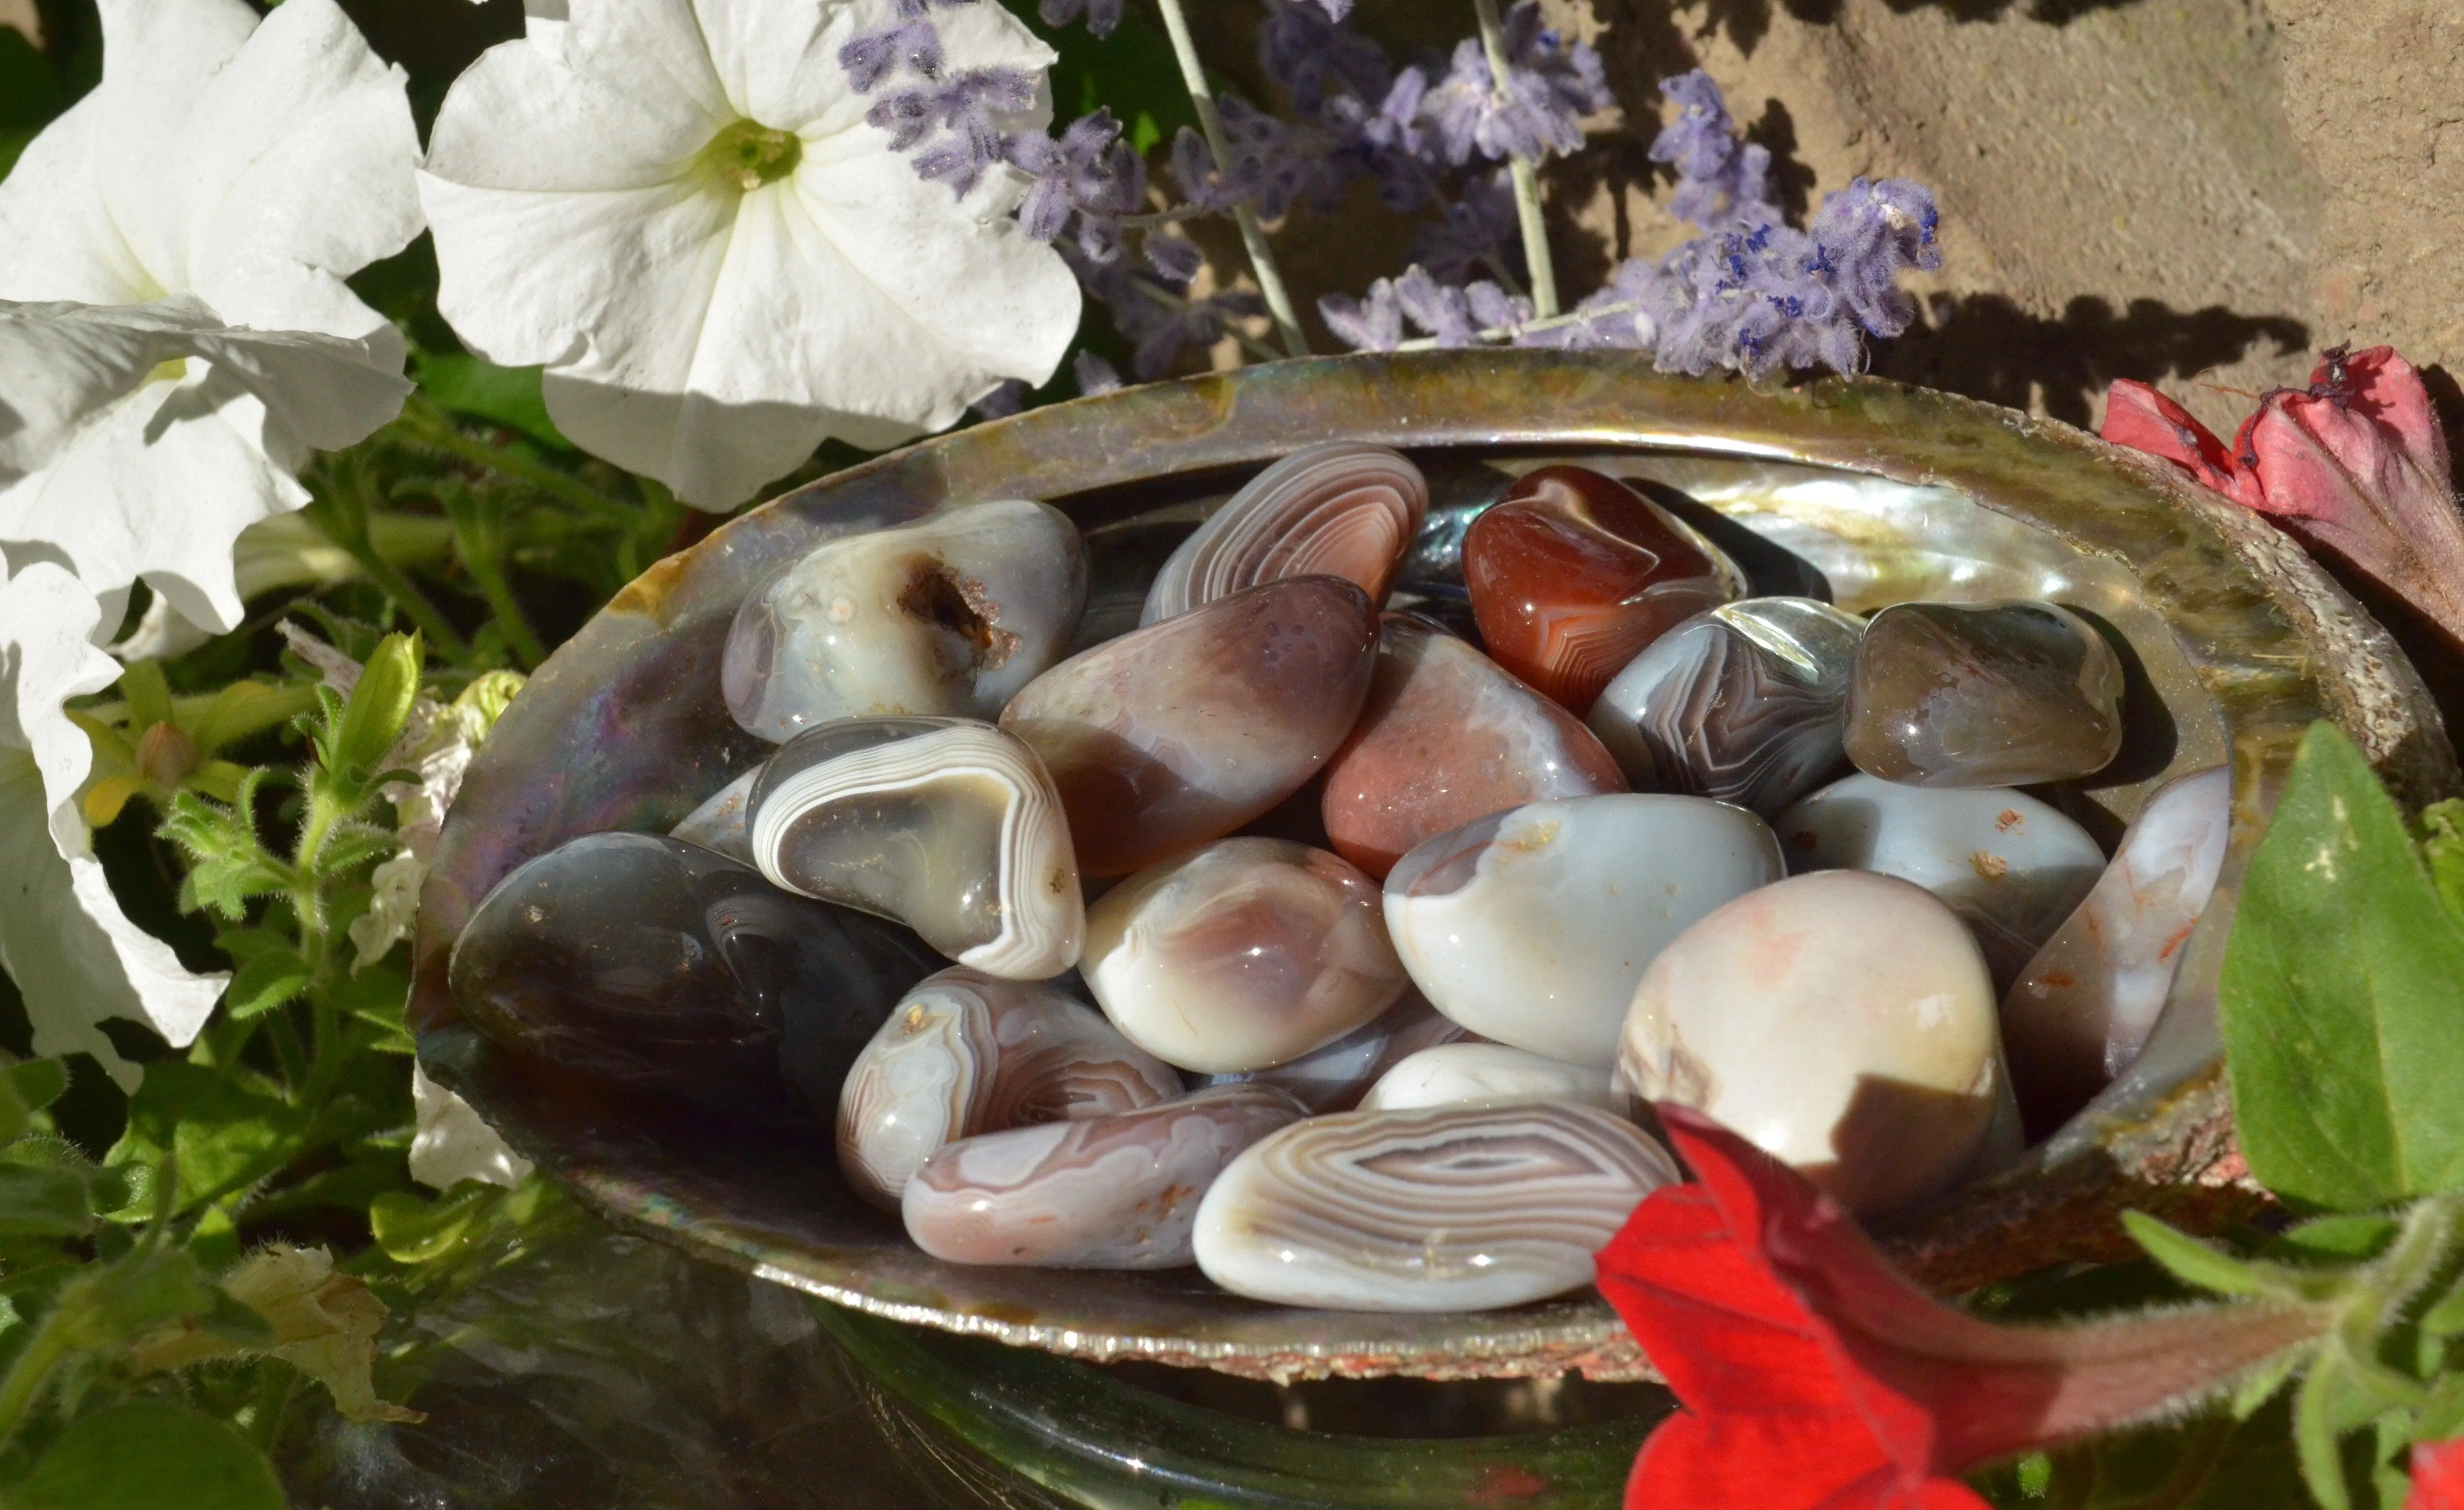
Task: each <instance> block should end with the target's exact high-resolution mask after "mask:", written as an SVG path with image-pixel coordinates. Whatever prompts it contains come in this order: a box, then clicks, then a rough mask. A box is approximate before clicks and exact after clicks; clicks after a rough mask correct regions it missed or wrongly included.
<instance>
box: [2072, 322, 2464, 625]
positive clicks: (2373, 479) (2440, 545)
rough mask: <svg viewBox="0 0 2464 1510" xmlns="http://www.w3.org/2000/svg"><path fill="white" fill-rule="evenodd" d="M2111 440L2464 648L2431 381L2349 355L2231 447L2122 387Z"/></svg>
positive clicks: (2451, 514) (2271, 409) (2277, 401)
mask: <svg viewBox="0 0 2464 1510" xmlns="http://www.w3.org/2000/svg"><path fill="white" fill-rule="evenodd" d="M2103 433H2104V438H2105V439H2107V440H2110V441H2113V442H2115V443H2116V444H2118V445H2124V446H2129V447H2131V448H2132V449H2134V450H2138V451H2144V452H2146V453H2147V454H2148V455H2154V456H2161V457H2163V458H2164V459H2166V460H2167V461H2170V462H2172V463H2173V464H2174V465H2176V466H2178V467H2180V468H2181V469H2182V470H2183V471H2185V472H2187V473H2189V475H2190V476H2191V477H2194V478H2196V479H2197V480H2198V481H2200V482H2203V483H2205V484H2207V485H2208V486H2209V487H2211V488H2213V489H2215V490H2216V491H2217V492H2219V493H2222V494H2224V495H2225V496H2226V497H2227V498H2230V499H2232V500H2234V501H2235V502H2237V503H2240V504H2242V505H2243V506H2245V507H2248V508H2252V509H2255V510H2257V511H2258V512H2260V513H2262V514H2267V515H2270V516H2272V517H2273V518H2275V519H2276V520H2277V522H2279V523H2281V524H2283V525H2284V527H2285V528H2287V529H2289V530H2291V531H2292V532H2293V533H2294V534H2295V535H2297V536H2299V538H2300V539H2301V540H2302V541H2303V542H2305V543H2306V544H2310V545H2312V546H2314V547H2317V548H2319V549H2321V550H2323V551H2325V552H2327V553H2328V554H2330V555H2331V556H2333V557H2334V558H2336V559H2338V560H2341V561H2342V562H2343V563H2344V564H2346V565H2347V566H2351V567H2352V568H2353V569H2354V570H2356V571H2358V572H2360V573H2361V574H2362V575H2363V576H2364V577H2366V578H2368V579H2369V580H2370V581H2372V582H2374V583H2376V584H2378V585H2379V586H2380V587H2382V588H2386V589H2387V590H2388V591H2390V592H2393V593H2395V594H2396V595H2397V596H2399V597H2401V598H2403V599H2404V600H2405V601H2406V602H2408V603H2410V604H2411V605H2412V606H2413V607H2414V608H2416V609H2418V610H2420V611H2421V612H2422V613H2424V614H2425V615H2427V616H2428V617H2429V618H2430V619H2431V621H2432V622H2433V623H2435V624H2437V625H2438V626H2439V627H2440V628H2441V629H2443V630H2444V631H2446V633H2447V634H2448V636H2449V637H2450V638H2451V639H2453V640H2454V641H2455V642H2456V643H2457V644H2458V645H2464V513H2459V512H2458V511H2457V508H2456V500H2455V495H2454V493H2453V467H2452V463H2451V460H2450V457H2449V455H2448V450H2447V437H2446V435H2445V434H2444V433H2441V432H2440V430H2439V428H2438V416H2437V415H2436V414H2435V413H2434V412H2433V411H2431V405H2430V392H2429V389H2425V388H2424V387H2423V386H2422V382H2421V374H2420V373H2418V372H2416V371H2414V370H2413V368H2412V365H2411V364H2410V363H2409V362H2407V361H2405V360H2404V358H2402V357H2400V356H2397V355H2396V354H2395V351H2394V349H2393V348H2391V347H2388V346H2374V347H2372V348H2371V349H2369V350H2367V351H2362V352H2355V353H2350V354H2348V353H2346V352H2345V350H2344V349H2343V347H2341V346H2339V347H2337V348H2336V349H2335V350H2333V351H2330V352H2328V353H2327V356H2326V360H2325V361H2323V362H2321V363H2320V364H2319V366H2318V369H2317V370H2316V371H2314V372H2312V373H2311V374H2310V387H2309V388H2308V389H2307V390H2303V389H2276V390H2275V391H2274V392H2272V393H2269V394H2268V395H2266V396H2265V397H2264V398H2262V399H2260V400H2259V405H2258V411H2257V412H2256V413H2255V414H2253V415H2251V416H2250V418H2249V419H2247V420H2245V421H2244V422H2243V423H2242V427H2241V429H2240V431H2239V432H2238V433H2236V434H2235V435H2234V436H2233V444H2232V445H2231V446H2230V447H2228V446H2226V445H2225V444H2224V442H2222V441H2220V440H2218V439H2217V438H2216V437H2215V435H2214V433H2211V431H2209V429H2208V428H2207V427H2206V426H2204V425H2202V424H2200V423H2199V422H2198V421H2197V420H2195V419H2193V418H2191V417H2190V414H2189V411H2187V410H2185V409H2183V408H2182V407H2181V406H2180V405H2179V404H2176V403H2174V402H2173V401H2172V400H2171V399H2168V398H2167V397H2166V396H2165V395H2164V394H2162V393H2159V392H2157V391H2156V390H2155V389H2152V388H2149V387H2148V386H2147V385H2146V384H2145V383H2133V382H2130V381H2129V380H2127V379H2124V380H2123V381H2121V382H2117V383H2115V384H2114V385H2113V388H2112V390H2111V391H2110V392H2109V393H2108V394H2107V396H2106V400H2105V414H2104V431H2103Z"/></svg>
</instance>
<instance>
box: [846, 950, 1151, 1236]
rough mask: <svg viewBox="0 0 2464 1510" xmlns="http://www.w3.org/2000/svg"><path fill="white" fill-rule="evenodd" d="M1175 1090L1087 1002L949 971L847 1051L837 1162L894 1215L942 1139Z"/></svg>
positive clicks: (1101, 1112) (861, 1191) (1137, 1102)
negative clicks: (858, 1049)
mask: <svg viewBox="0 0 2464 1510" xmlns="http://www.w3.org/2000/svg"><path fill="white" fill-rule="evenodd" d="M1179 1094H1181V1083H1180V1077H1179V1076H1177V1075H1176V1074H1174V1073H1173V1071H1172V1068H1171V1066H1169V1065H1167V1064H1165V1063H1163V1062H1162V1061H1161V1060H1159V1059H1157V1058H1155V1056H1154V1055H1150V1054H1148V1053H1146V1052H1144V1051H1143V1050H1141V1049H1139V1048H1138V1047H1137V1046H1136V1045H1135V1044H1133V1043H1131V1042H1130V1041H1129V1040H1128V1039H1126V1038H1124V1037H1122V1036H1121V1035H1120V1033H1119V1032H1118V1031H1117V1030H1116V1029H1114V1028H1113V1027H1112V1025H1111V1023H1109V1022H1106V1021H1105V1020H1104V1014H1103V1013H1101V1012H1099V1011H1097V1010H1095V1009H1094V1008H1092V1007H1089V1006H1088V1005H1087V1004H1086V1003H1084V1002H1081V1001H1076V1000H1073V999H1072V998H1070V997H1069V996H1068V995H1067V994H1065V993H1064V992H1062V991H1060V990H1058V989H1056V988H1053V987H1051V986H1049V985H1045V984H1042V983H1038V982H1028V981H1008V980H1002V979H1001V978H1000V977H999V976H995V975H986V974H984V973H983V972H982V971H980V970H971V969H967V968H966V967H964V966H959V967H957V968H954V969H947V970H943V971H941V972H940V973H939V974H937V975H931V976H927V977H926V978H925V979H924V980H922V981H920V982H918V983H917V984H916V986H915V988H913V990H910V991H909V992H908V993H907V995H906V996H905V997H904V998H902V999H901V1000H900V1001H899V1003H898V1005H897V1006H896V1007H894V1008H892V1009H891V1013H890V1017H889V1020H887V1021H885V1022H884V1023H883V1024H882V1025H881V1031H880V1032H879V1033H874V1034H873V1037H872V1041H871V1042H870V1043H869V1044H867V1045H866V1046H865V1048H864V1052H863V1053H861V1054H859V1055H856V1061H855V1064H854V1066H853V1067H852V1068H850V1069H849V1070H848V1071H847V1085H846V1087H845V1088H844V1089H843V1090H842V1091H841V1092H840V1094H839V1115H838V1151H839V1168H840V1169H841V1170H843V1171H844V1172H845V1173H846V1175H847V1184H848V1185H849V1186H850V1187H852V1188H854V1190H855V1192H856V1193H857V1194H858V1195H860V1196H862V1197H863V1198H864V1199H866V1200H868V1201H869V1202H871V1203H872V1204H873V1205H875V1206H879V1207H882V1208H884V1209H886V1210H893V1211H894V1210H898V1199H899V1196H900V1195H901V1194H903V1193H904V1192H905V1191H906V1188H907V1182H908V1181H909V1180H911V1179H913V1177H914V1174H915V1171H916V1170H917V1169H919V1168H921V1167H923V1165H924V1161H925V1160H926V1159H929V1158H931V1157H932V1156H933V1155H934V1154H935V1152H937V1151H938V1150H939V1149H940V1147H941V1146H942V1144H948V1143H952V1142H955V1141H957V1139H960V1138H972V1137H974V1136H976V1135H977V1134H979V1133H987V1132H999V1131H1001V1130H1002V1129H1004V1128H1009V1127H1025V1126H1032V1125H1034V1124H1036V1123H1039V1122H1054V1121H1080V1120H1082V1119H1085V1118H1089V1117H1103V1116H1109V1115H1111V1114H1112V1113H1114V1112H1129V1111H1135V1110H1137V1109H1138V1108H1139V1107H1142V1106H1153V1105H1155V1104H1156V1103H1158V1102H1161V1101H1167V1100H1170V1099H1173V1098H1174V1097H1176V1096H1178V1095H1179Z"/></svg>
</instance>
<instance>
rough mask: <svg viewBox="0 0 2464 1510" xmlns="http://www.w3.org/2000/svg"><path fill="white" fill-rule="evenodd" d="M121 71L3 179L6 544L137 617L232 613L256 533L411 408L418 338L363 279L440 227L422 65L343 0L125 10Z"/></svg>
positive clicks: (0, 281) (114, 59)
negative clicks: (376, 45)
mask: <svg viewBox="0 0 2464 1510" xmlns="http://www.w3.org/2000/svg"><path fill="white" fill-rule="evenodd" d="M101 16H102V29H103V76H102V82H101V83H100V84H99V85H98V86H97V87H96V88H95V89H94V90H93V91H92V92H91V93H90V94H88V95H87V96H86V97H85V98H84V99H82V100H78V101H77V104H76V105H74V106H72V107H71V108H70V109H69V110H68V112H67V113H66V114H64V115H62V116H61V117H60V118H59V119H58V120H56V121H55V122H52V123H51V124H50V125H49V126H47V127H45V128H44V130H43V132H42V134H41V135H40V136H37V137H36V138H35V139H34V140H33V143H31V144H29V145H28V146H27V148H26V151H25V155H24V156H23V157H21V158H20V159H19V160H18V162H17V166H16V168H15V170H14V171H13V172H11V174H10V176H9V178H8V179H7V181H6V182H0V300H10V301H12V302H11V305H10V306H9V307H7V308H6V309H5V310H0V432H6V434H5V437H0V553H5V555H6V556H7V558H8V561H9V562H10V564H11V566H17V567H21V568H22V567H23V566H25V565H26V564H27V563H29V562H33V561H56V562H58V563H60V564H62V565H64V566H68V567H69V568H70V569H71V570H73V571H75V572H76V573H77V576H78V577H79V578H80V579H81V580H82V581H84V583H85V584H86V585H87V586H88V587H89V588H92V589H93V590H94V592H95V594H96V595H97V597H98V598H99V599H100V600H101V603H102V606H103V608H104V615H103V623H104V626H105V628H109V627H111V626H112V625H114V624H116V623H117V619H118V613H119V611H120V609H121V605H122V604H123V603H124V602H125V599H126V593H127V589H128V587H129V585H130V584H131V583H132V582H134V581H136V580H138V579H139V578H143V579H144V580H145V581H146V582H147V583H148V584H149V585H151V586H152V587H153V588H155V589H156V590H157V592H158V593H160V594H161V596H162V597H164V598H165V600H167V601H168V603H169V605H170V608H171V610H172V611H176V612H177V613H178V614H179V615H180V616H182V617H183V618H186V619H188V620H190V621H192V622H193V623H195V624H197V625H200V626H203V627H206V628H208V629H211V630H216V631H221V630H227V629H229V628H231V627H232V626H233V625H234V624H236V623H237V622H238V619H239V615H240V597H239V593H238V590H237V588H236V586H235V584H234V582H233V579H232V574H231V542H232V540H233V539H234V538H235V537H236V536H237V535H238V534H239V532H240V531H241V530H242V529H243V528H245V527H246V526H247V525H248V524H250V523H252V522H254V521H256V520H259V519H263V518H266V517H268V516H270V515H275V514H279V513H283V512H286V511H288V510H291V509H296V508H297V507H299V506H300V505H301V504H303V503H305V502H306V501H307V494H306V493H305V492H304V491H302V490H301V488H300V487H299V484H298V483H297V480H295V474H296V473H297V470H298V468H299V467H300V465H301V464H302V463H303V462H304V461H305V460H306V458H307V455H308V452H309V451H310V450H311V449H312V448H317V447H324V448H332V447H337V446H342V445H348V444H350V443H351V442H353V441H356V440H358V439H360V438H361V437H363V436H364V435H366V434H367V433H370V432H371V431H374V430H375V429H376V428H377V427H378V426H380V425H383V424H384V423H385V421H386V420H388V419H390V418H391V417H392V416H393V415H394V414H395V413H396V412H398V411H400V409H401V405H402V399H403V396H404V394H406V393H407V392H408V391H409V385H407V383H405V382H404V381H403V380H402V376H401V373H402V359H403V344H402V338H401V335H400V334H399V332H397V331H396V330H395V329H394V328H393V327H392V326H391V325H390V324H388V323H387V322H385V319H384V318H383V317H382V316H380V315H379V314H378V313H377V312H376V311H375V310H373V309H370V308H369V307H368V306H367V305H365V304H363V303H362V302H361V301H360V300H359V299H358V298H357V297H356V296H355V295H353V294H352V293H351V291H350V289H349V288H348V287H347V286H345V285H344V283H343V281H342V279H343V278H344V277H345V276H347V275H348V274H351V273H353V272H356V271H358V270H359V269H360V268H362V267H363V266H365V265H366V264H367V263H369V262H371V261H373V260H375V259H376V258H378V257H381V256H385V255H390V254H392V253H394V252H397V251H399V250H401V249H402V248H403V247H404V246H406V245H407V244H408V243H409V241H410V238H411V237H412V236H414V235H416V234H417V233H418V232H419V228H420V219H419V204H418V194H417V189H416V188H415V187H414V185H413V183H412V179H411V169H412V167H413V165H414V164H415V163H416V162H417V160H418V148H419V144H418V139H417V136H416V135H415V134H414V132H413V131H412V128H411V123H410V109H409V104H408V102H407V98H406V96H405V94H404V76H403V73H402V71H401V70H400V69H398V68H392V67H389V66H387V65H386V64H385V63H383V62H380V61H379V60H378V59H377V57H376V56H375V55H374V54H372V53H370V52H369V51H368V48H367V44H366V42H365V41H363V39H362V38H361V36H360V33H358V31H357V30H356V29H354V28H353V27H352V25H351V23H350V21H349V20H348V19H347V18H345V17H344V16H343V15H342V13H341V11H340V10H338V9H337V8H336V7H335V5H334V0H290V3H287V4H285V5H283V6H281V7H280V8H279V9H277V10H276V11H275V12H274V13H273V14H271V15H268V16H266V17H265V18H264V19H263V20H262V21H261V22H260V21H259V19H258V17H257V13H256V12H255V11H253V10H252V9H250V8H249V7H248V6H247V5H245V4H242V3H241V0H103V3H102V5H101Z"/></svg>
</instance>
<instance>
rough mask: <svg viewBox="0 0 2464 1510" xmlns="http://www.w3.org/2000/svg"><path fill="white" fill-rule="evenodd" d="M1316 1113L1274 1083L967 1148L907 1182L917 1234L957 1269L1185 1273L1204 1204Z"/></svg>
mask: <svg viewBox="0 0 2464 1510" xmlns="http://www.w3.org/2000/svg"><path fill="white" fill-rule="evenodd" d="M1305 1114H1306V1112H1305V1108H1303V1107H1302V1105H1301V1103H1300V1102H1298V1101H1296V1100H1294V1099H1292V1098H1291V1097H1289V1096H1287V1095H1286V1094H1285V1093H1284V1092H1282V1091H1279V1090H1276V1089H1275V1088H1273V1087H1272V1086H1266V1085H1222V1086H1217V1087H1215V1088H1214V1089H1212V1090H1203V1091H1193V1092H1191V1093H1190V1094H1189V1095H1187V1096H1185V1097H1182V1098H1181V1099H1178V1100H1172V1101H1165V1102H1163V1103H1162V1104H1160V1105H1157V1106H1149V1107H1144V1108H1142V1109H1140V1110H1137V1111H1133V1112H1116V1113H1113V1114H1111V1115H1110V1116H1105V1117H1089V1118H1087V1119H1084V1120H1082V1121H1067V1122H1045V1123H1044V1124H1042V1125H1039V1126H1034V1127H1017V1128H1012V1129H1010V1130H1009V1131H1007V1132H997V1133H985V1134H982V1135H981V1136H979V1137H975V1138H965V1139H961V1140H959V1141H958V1142H957V1143H954V1144H948V1145H946V1146H945V1147H943V1148H942V1149H941V1150H940V1151H939V1152H937V1153H935V1154H934V1155H933V1157H931V1158H930V1159H927V1160H926V1161H925V1162H924V1166H923V1167H922V1168H921V1169H919V1170H917V1171H916V1173H915V1176H914V1178H913V1179H912V1180H910V1181H908V1182H907V1189H906V1192H905V1194H904V1195H903V1196H902V1197H901V1200H900V1210H901V1213H902V1215H903V1216H904V1217H905V1219H906V1223H907V1235H908V1236H910V1237H912V1238H913V1239H914V1240H915V1245H916V1246H917V1247H919V1248H921V1249H923V1250H924V1251H925V1252H926V1253H928V1254H931V1255H933V1256H934V1257H935V1258H940V1259H945V1260H947V1261H948V1262H951V1263H968V1264H1043V1265H1048V1266H1054V1267H1062V1268H1075V1269H1172V1268H1177V1267H1179V1266H1180V1265H1182V1264H1186V1263H1188V1262H1190V1261H1191V1253H1190V1229H1191V1226H1192V1224H1193V1223H1194V1222H1195V1221H1196V1220H1197V1217H1198V1210H1199V1200H1200V1198H1201V1197H1202V1196H1203V1195H1204V1194H1205V1192H1206V1190H1207V1188H1208V1187H1210V1186H1212V1185H1213V1184H1214V1183H1215V1181H1216V1179H1217V1177H1218V1176H1220V1175H1221V1173H1222V1172H1223V1168H1224V1166H1226V1165H1229V1164H1230V1163H1232V1161H1233V1160H1234V1159H1235V1158H1236V1157H1237V1156H1238V1155H1239V1154H1240V1153H1241V1151H1242V1150H1243V1149H1244V1148H1247V1147H1248V1146H1249V1145H1250V1144H1254V1143H1256V1142H1257V1141H1258V1140H1259V1139H1261V1138H1264V1137H1265V1136H1267V1135H1268V1134H1270V1133H1272V1132H1274V1131H1276V1130H1277V1129H1279V1128H1282V1127H1286V1126H1288V1125H1289V1124H1291V1123H1292V1122H1294V1121H1299V1120H1300V1118H1301V1117H1302V1116H1304V1115H1305Z"/></svg>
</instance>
